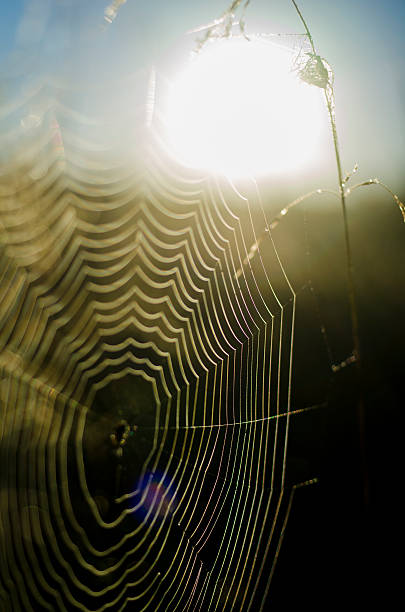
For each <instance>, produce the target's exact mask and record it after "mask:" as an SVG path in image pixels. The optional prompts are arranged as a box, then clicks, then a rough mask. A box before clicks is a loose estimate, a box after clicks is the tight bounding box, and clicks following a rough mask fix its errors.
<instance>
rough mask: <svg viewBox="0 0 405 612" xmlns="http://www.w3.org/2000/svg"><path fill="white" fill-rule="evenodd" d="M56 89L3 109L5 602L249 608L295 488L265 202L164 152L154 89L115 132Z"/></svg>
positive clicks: (277, 278) (117, 122)
mask: <svg viewBox="0 0 405 612" xmlns="http://www.w3.org/2000/svg"><path fill="white" fill-rule="evenodd" d="M58 95H59V98H58V99H55V97H53V98H51V97H50V96H49V91H47V90H46V88H42V89H40V91H36V92H34V93H32V94H31V95H30V96H28V97H27V99H26V100H25V101H24V103H23V104H22V105H19V106H18V105H16V104H11V105H10V106H9V107H8V108H6V109H5V112H4V114H3V119H2V130H3V135H4V139H5V140H7V142H8V143H9V151H10V154H9V155H8V157H7V159H6V160H5V163H4V165H3V174H2V177H1V178H2V186H1V196H2V203H1V236H2V242H1V273H2V278H1V285H2V300H1V325H2V333H1V411H2V418H1V428H2V434H1V435H2V443H1V453H2V456H1V460H2V487H1V496H2V501H1V508H2V519H1V539H2V556H1V592H2V598H3V600H4V602H5V603H4V605H5V609H12V610H38V609H41V610H55V609H58V610H75V609H78V610H108V609H111V610H124V609H129V610H158V609H159V610H235V609H238V610H239V609H240V610H242V609H243V610H258V609H260V607H261V605H262V604H263V603H264V601H265V599H266V596H267V593H268V587H269V584H270V580H271V577H272V572H273V569H274V564H275V560H276V558H277V555H278V550H279V547H280V545H281V541H282V536H283V531H284V527H285V522H286V519H287V514H288V504H289V502H290V501H291V492H292V490H294V489H292V485H291V483H289V485H288V486H286V454H287V449H288V444H287V442H288V431H289V423H290V420H291V418H292V417H291V414H292V413H293V408H294V407H293V406H292V405H291V397H290V395H291V372H292V359H293V354H294V353H293V334H294V317H295V305H296V295H295V293H294V290H293V288H292V286H291V284H290V281H289V279H288V276H287V274H286V272H285V270H284V268H283V264H282V261H281V259H280V257H279V253H278V251H277V249H276V247H275V244H274V242H273V237H272V229H271V227H270V220H268V219H266V215H265V212H264V209H263V207H262V204H261V201H260V197H259V194H258V192H257V190H256V189H255V188H254V186H253V187H252V188H251V189H250V190H248V191H249V193H248V194H246V193H245V194H241V193H239V191H238V190H237V189H236V187H235V186H234V185H233V184H232V183H230V182H229V181H228V180H226V179H224V178H220V177H215V176H206V175H203V174H201V173H199V172H197V171H194V170H193V171H191V170H188V169H186V168H184V167H183V166H181V165H179V164H178V163H177V162H176V161H175V160H174V158H173V157H172V156H171V155H170V153H169V152H168V150H167V148H166V146H165V144H164V141H163V140H162V137H161V133H162V131H163V130H162V129H161V123H160V120H159V118H158V115H157V113H154V115H153V117H152V109H151V97H150V96H149V99H148V100H149V101H148V108H147V112H146V115H147V122H146V123H147V126H146V127H139V125H140V124H141V123H142V121H140V119H139V117H142V118H144V116H145V113H144V110H145V109H144V108H142V109H141V111H142V112H141V111H140V112H139V113H138V115H137V119H136V120H135V121H133V125H138V128H137V129H136V130H135V131H134V130H133V129H132V130H129V131H128V125H129V124H128V122H129V121H130V119H131V118H130V117H128V116H127V117H120V118H119V119H118V118H115V119H114V121H111V124H112V123H114V130H113V129H112V128H111V124H110V125H108V123H105V124H103V126H102V127H101V124H100V123H97V121H95V120H94V119H92V120H90V119H89V118H88V117H86V116H84V115H79V114H78V113H74V112H73V110H72V109H70V108H69V107H68V106H67V105H66V104H65V103H64V101H63V99H61V98H63V94H60V92H59V93H58ZM135 114H136V113H135ZM132 120H134V117H132ZM143 124H144V122H143ZM101 132H102V133H103V136H104V140H105V142H106V141H107V140H108V139H109V140H108V142H109V146H108V147H107V146H105V142H104V143H102V142H100V133H101ZM16 133H17V135H18V138H16ZM83 134H85V136H83ZM106 134H107V136H106ZM111 134H118V136H115V139H116V140H114V139H113V138H112V137H110V135H111ZM22 151H23V153H22ZM273 225H274V224H273ZM262 253H264V254H265V257H264V256H262ZM301 408H302V407H301ZM301 408H299V409H298V411H299V410H301ZM294 484H297V483H294Z"/></svg>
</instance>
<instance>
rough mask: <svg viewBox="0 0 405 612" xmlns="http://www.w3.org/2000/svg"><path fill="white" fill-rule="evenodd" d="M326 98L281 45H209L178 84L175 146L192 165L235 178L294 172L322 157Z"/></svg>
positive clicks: (173, 104) (172, 112)
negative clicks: (301, 76) (303, 77)
mask: <svg viewBox="0 0 405 612" xmlns="http://www.w3.org/2000/svg"><path fill="white" fill-rule="evenodd" d="M321 94H322V91H321V90H320V89H319V88H318V87H315V86H311V85H307V84H306V83H303V82H302V81H300V79H299V78H298V75H297V73H296V72H295V71H293V70H292V55H291V53H290V52H289V51H287V50H285V49H283V48H280V47H278V46H276V45H274V44H269V43H266V42H265V41H256V40H255V41H250V42H248V41H246V40H241V39H237V40H224V41H221V42H218V43H214V44H211V45H207V47H206V48H205V49H204V50H203V51H202V52H200V53H199V54H198V55H196V56H195V57H194V58H193V59H192V60H191V61H190V64H189V65H188V67H187V68H186V69H185V70H184V72H183V73H182V74H180V75H179V77H178V78H177V79H176V81H175V82H174V83H173V85H172V88H171V94H170V97H169V106H168V114H167V126H168V132H169V140H170V142H171V146H172V147H173V149H174V151H175V153H176V155H177V156H178V158H179V159H180V160H181V162H182V163H184V164H185V165H187V166H190V167H193V168H204V169H207V170H211V171H214V172H221V173H224V174H226V175H228V176H230V177H233V178H238V177H244V176H250V175H253V176H258V175H263V174H270V173H272V174H274V173H283V172H288V171H294V170H296V169H297V168H299V167H302V166H305V165H307V164H308V163H311V162H313V161H314V159H315V158H316V157H317V154H318V156H319V149H320V147H319V144H320V136H321V132H322V130H323V124H324V119H325V114H324V109H323V103H322V95H321Z"/></svg>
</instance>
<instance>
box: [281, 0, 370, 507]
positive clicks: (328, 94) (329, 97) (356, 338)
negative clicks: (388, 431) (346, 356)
mask: <svg viewBox="0 0 405 612" xmlns="http://www.w3.org/2000/svg"><path fill="white" fill-rule="evenodd" d="M291 1H292V3H293V5H294V8H295V10H296V11H297V14H298V16H299V18H300V20H301V21H302V24H303V26H304V28H305V31H306V33H307V36H308V39H309V42H310V44H311V47H312V51H313V53H314V55H316V51H315V45H314V41H313V38H312V35H311V32H310V30H309V28H308V25H307V23H306V21H305V19H304V17H303V15H302V13H301V11H300V9H299V7H298V5H297V3H296V1H295V0H291ZM324 93H325V100H326V106H327V109H328V115H329V120H330V125H331V131H332V139H333V146H334V151H335V159H336V169H337V175H338V183H339V196H340V202H341V207H342V216H343V227H344V238H345V247H346V268H347V290H348V297H349V307H350V318H351V326H352V341H353V354H354V356H355V359H356V366H357V372H358V379H359V396H358V400H357V420H358V429H359V446H360V455H361V470H362V480H363V501H364V505H365V507H366V508H367V506H368V502H369V481H368V469H367V455H366V435H365V405H364V397H363V368H362V362H361V351H360V335H359V317H358V311H357V304H356V294H355V288H354V287H355V285H354V273H353V258H352V249H351V243H350V234H349V223H348V218H347V207H346V194H345V180H344V176H343V172H342V163H341V159H340V150H339V141H338V135H337V129H336V118H335V108H334V92H333V83H332V82H331V80H330V79H329V82H328V85H327V86H326V87H325V89H324Z"/></svg>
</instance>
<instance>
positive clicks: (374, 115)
mask: <svg viewBox="0 0 405 612" xmlns="http://www.w3.org/2000/svg"><path fill="white" fill-rule="evenodd" d="M108 3H109V2H108V0H92V1H91V2H83V1H82V0H26V1H24V0H12V1H11V0H10V1H6V0H4V2H3V7H2V9H3V10H2V19H1V23H0V74H1V75H3V77H4V75H9V74H10V71H11V74H12V72H13V70H15V69H16V68H15V66H16V65H18V62H20V61H24V58H25V59H27V58H29V61H30V65H29V69H27V71H28V72H30V73H32V71H33V70H34V71H35V70H36V69H38V71H39V72H41V71H44V70H45V72H46V71H49V72H51V73H52V72H53V73H56V74H59V75H60V74H64V71H65V70H66V67H67V66H68V67H69V70H70V72H69V74H70V75H72V74H74V75H75V78H79V77H80V76H84V77H85V78H86V79H87V80H91V79H95V80H99V79H100V78H102V79H107V78H108V77H109V76H125V75H129V74H131V73H132V72H136V71H137V70H139V69H140V68H142V67H146V68H147V67H149V66H150V65H152V64H155V65H156V66H157V67H158V69H159V70H160V71H161V72H162V73H163V74H167V75H169V76H171V75H172V74H175V72H176V70H177V67H178V66H180V64H181V63H182V62H183V61H184V60H185V58H186V57H187V53H188V51H189V50H190V49H191V48H192V45H193V38H192V37H190V36H187V35H186V32H187V30H189V29H190V28H193V27H195V26H198V25H199V24H201V23H206V22H207V21H210V20H211V19H212V18H215V17H217V16H219V15H220V14H221V13H222V12H223V10H224V9H225V8H226V7H227V6H228V4H229V0H215V1H214V0H204V1H194V2H190V1H189V0H177V1H174V0H173V1H172V2H168V1H167V0H166V1H163V0H156V1H153V2H140V1H138V0H127V3H126V4H123V5H122V6H121V8H120V9H119V13H118V16H117V18H116V20H115V21H114V22H113V23H112V24H111V25H110V26H108V27H107V28H106V30H105V31H104V32H102V31H101V30H100V25H101V24H102V22H103V12H104V8H105V7H106V6H107V4H108ZM300 7H301V9H302V12H303V13H304V15H305V18H306V19H307V21H308V24H309V26H310V28H311V30H312V33H313V36H314V39H315V42H316V45H317V47H318V50H319V53H320V54H321V55H322V56H324V57H326V58H327V59H328V61H329V62H330V64H331V65H332V67H333V68H334V71H335V75H336V102H337V109H336V110H337V118H338V127H339V133H340V140H341V145H342V149H343V159H344V163H345V167H346V166H347V167H350V166H352V165H353V163H354V162H358V163H359V164H360V168H361V171H362V172H364V175H370V176H374V175H379V176H381V177H382V179H383V180H385V181H387V182H389V183H390V184H391V185H392V186H393V188H394V189H395V190H396V191H401V190H402V192H403V189H404V183H405V181H404V180H403V162H402V159H403V153H404V149H405V135H404V134H405V130H404V127H405V103H404V99H405V86H404V75H405V39H404V37H403V25H404V23H405V2H403V0H387V1H385V2H382V1H376V0H357V1H356V2H353V1H352V0H340V2H336V3H329V2H325V1H324V0H302V1H301V2H300ZM246 23H247V29H248V31H250V32H257V31H259V32H301V31H302V26H301V24H300V22H299V20H298V17H297V15H296V13H295V11H294V9H293V7H292V4H291V3H290V2H289V1H288V0H278V1H276V0H274V1H273V2H269V0H251V4H250V6H249V8H248V10H247V13H246ZM16 57H17V60H16ZM3 90H4V87H3Z"/></svg>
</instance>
